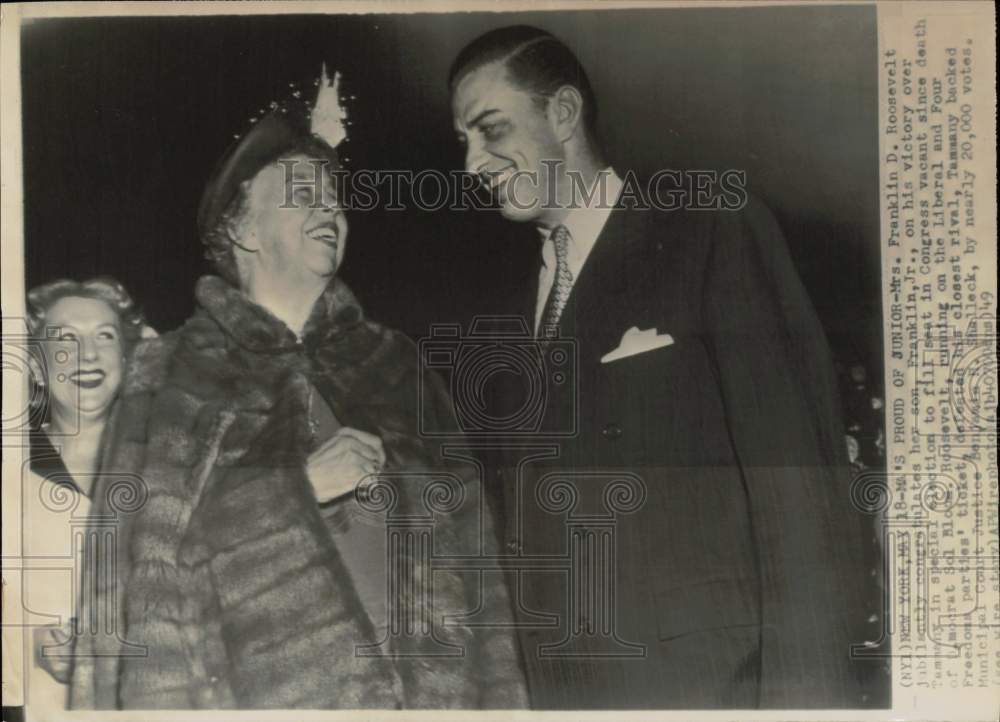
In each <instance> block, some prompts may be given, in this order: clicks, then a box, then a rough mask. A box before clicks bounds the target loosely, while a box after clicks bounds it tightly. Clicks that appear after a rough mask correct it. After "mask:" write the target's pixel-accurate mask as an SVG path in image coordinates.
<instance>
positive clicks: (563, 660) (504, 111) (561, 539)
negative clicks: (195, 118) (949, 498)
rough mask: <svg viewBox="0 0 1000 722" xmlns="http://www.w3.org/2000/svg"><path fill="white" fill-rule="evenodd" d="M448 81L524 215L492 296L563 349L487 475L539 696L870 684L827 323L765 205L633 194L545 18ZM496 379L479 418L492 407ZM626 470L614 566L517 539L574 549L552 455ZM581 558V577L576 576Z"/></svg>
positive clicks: (803, 702) (586, 477) (567, 464)
mask: <svg viewBox="0 0 1000 722" xmlns="http://www.w3.org/2000/svg"><path fill="white" fill-rule="evenodd" d="M449 87H450V90H451V106H452V113H453V120H454V128H455V130H456V132H457V134H458V138H459V141H460V142H461V143H462V144H464V146H465V151H466V157H465V165H466V170H467V171H469V172H471V173H476V174H479V175H480V176H481V177H482V178H483V181H484V183H485V184H486V185H488V186H489V187H490V188H491V190H492V191H493V192H494V193H495V194H496V199H497V201H498V203H499V206H500V210H501V213H502V214H503V215H504V216H505V217H506V218H508V219H509V220H511V221H516V222H521V223H529V224H532V225H534V226H535V227H536V228H537V229H538V232H539V236H540V241H541V243H540V245H541V252H540V253H539V254H538V258H537V262H536V265H534V266H533V267H532V268H528V269H525V273H524V277H523V278H511V279H509V283H510V289H511V294H510V295H511V297H512V298H513V299H514V300H513V302H512V303H508V302H507V301H506V300H505V299H497V301H496V303H495V304H494V310H495V312H496V313H497V314H498V315H505V316H506V315H510V314H515V315H521V316H523V318H524V319H525V321H526V323H525V326H526V327H527V328H534V329H535V334H536V336H537V338H538V342H539V345H540V347H541V348H542V349H545V348H546V347H547V346H546V344H547V343H551V342H550V341H547V339H549V338H550V337H552V336H554V335H556V336H558V337H559V338H560V339H562V341H561V342H560V343H561V344H563V346H562V347H565V343H567V342H569V343H572V344H573V347H574V348H575V350H576V353H577V359H576V367H575V375H574V377H573V378H572V379H571V381H572V383H563V384H562V385H558V384H549V385H547V386H546V387H545V389H544V391H545V393H544V398H545V403H546V406H545V412H544V418H543V420H542V422H541V424H540V425H539V428H540V429H542V431H541V432H539V433H538V434H537V435H536V437H535V438H534V439H533V441H535V442H537V444H538V448H539V449H540V450H541V451H540V452H539V453H535V455H534V457H535V458H534V459H531V458H529V459H528V460H527V461H524V459H525V456H528V457H530V456H531V454H530V453H528V452H526V451H525V450H524V447H525V445H526V444H527V443H528V442H527V440H526V439H524V438H523V437H521V438H519V439H518V444H519V448H518V449H516V450H514V451H512V453H510V454H508V455H507V456H506V457H504V458H502V459H501V460H500V461H498V462H497V461H496V460H495V457H494V462H495V463H497V464H498V467H499V468H498V469H496V473H495V474H493V475H492V477H491V478H495V479H498V485H499V487H500V488H499V490H498V491H497V496H499V497H502V498H503V499H504V500H505V501H504V504H503V522H502V524H503V530H502V536H503V538H504V543H505V551H506V553H507V554H508V555H509V556H511V557H512V559H510V560H508V562H509V563H508V567H509V568H511V569H513V570H515V571H512V572H511V584H510V587H511V589H512V590H516V594H514V595H513V596H515V598H516V600H517V605H516V606H517V608H516V610H515V612H516V614H517V616H518V621H519V622H520V625H519V626H520V629H519V634H520V639H521V646H522V653H523V655H524V660H525V666H526V669H527V674H528V681H529V688H530V694H531V703H532V706H534V707H537V708H557V709H581V708H582V709H587V708H613V709H614V708H691V709H696V708H710V707H724V708H755V707H764V708H773V707H864V706H871V705H880V704H884V701H885V698H884V696H882V695H881V694H879V693H874V694H873V687H874V688H875V689H882V690H884V689H885V683H886V682H887V680H888V677H886V676H884V675H883V673H882V671H881V669H879V667H880V664H878V663H876V662H873V661H871V660H865V659H858V658H855V656H854V655H853V654H852V651H851V645H860V644H862V643H863V642H865V641H866V640H871V639H875V638H876V637H877V635H878V631H879V616H878V615H879V612H880V611H881V610H880V603H881V595H880V593H879V587H878V584H877V581H878V580H877V578H876V577H875V576H873V574H874V569H875V568H876V567H877V563H876V560H875V559H874V554H873V553H871V554H870V553H869V552H871V551H872V550H871V544H870V542H871V531H870V530H865V528H864V526H863V523H862V518H861V515H860V512H859V511H858V510H857V509H855V508H854V507H853V506H852V503H851V494H850V489H849V486H850V483H849V482H850V477H849V475H848V469H847V463H846V457H845V449H844V441H843V439H844V437H843V432H842V430H841V428H840V421H839V408H838V401H837V397H836V385H835V383H834V377H833V373H832V364H831V360H830V355H829V351H828V348H827V345H826V340H825V337H824V334H823V330H822V328H821V327H820V325H819V322H818V320H817V318H816V315H815V312H814V311H813V308H812V305H811V303H810V301H809V297H808V295H807V294H806V291H805V289H804V288H803V286H802V283H801V282H800V280H799V278H798V277H797V275H796V272H795V269H794V267H793V265H792V263H791V260H790V258H789V256H788V253H787V250H786V248H785V245H784V241H783V238H782V235H781V231H780V229H779V228H778V226H777V224H776V222H775V221H774V219H773V217H772V216H771V215H770V213H769V212H768V211H767V210H766V209H765V208H764V207H763V206H761V205H760V204H759V203H756V202H753V201H751V202H750V203H749V204H747V205H746V207H745V208H743V209H742V210H740V211H739V212H725V211H704V210H698V211H697V212H692V211H691V210H688V209H681V210H678V211H676V212H667V211H665V210H655V211H654V210H649V209H643V208H642V207H641V206H640V204H635V203H632V204H630V203H629V202H627V200H628V198H627V196H628V194H627V193H626V192H625V191H624V190H623V188H624V186H623V183H622V181H621V180H620V179H619V176H618V174H617V173H616V172H615V171H614V169H612V168H610V167H609V166H608V164H607V162H606V160H605V157H604V153H603V151H602V148H601V146H600V144H599V142H598V133H597V125H596V121H597V102H596V97H595V93H594V91H593V89H592V87H591V84H590V82H589V80H588V78H587V73H586V71H585V70H584V68H583V67H582V66H581V64H580V62H579V61H578V60H577V58H576V57H575V56H574V54H573V53H572V52H571V51H570V50H569V49H568V48H567V47H566V45H564V44H563V43H562V42H560V41H559V40H558V39H556V38H555V37H553V36H552V35H551V34H549V33H548V32H545V31H543V30H539V29H537V28H533V27H527V26H514V27H506V28H500V29H498V30H494V31H492V32H489V33H486V34H485V35H483V36H481V37H479V38H477V39H475V40H474V41H472V42H471V43H470V44H469V45H468V46H466V47H465V48H464V49H463V50H462V51H461V52H460V53H459V55H458V56H457V58H456V60H455V62H454V63H453V65H452V68H451V72H450V75H449ZM664 122H665V123H667V122H669V121H668V120H667V119H664ZM631 200H632V201H633V202H634V201H635V200H636V199H635V198H634V197H632V198H631ZM688 200H689V201H690V202H691V203H693V204H694V203H696V204H697V205H698V206H699V207H704V201H703V199H701V198H693V199H690V198H689V199H688ZM515 343H517V344H523V343H524V340H523V339H516V340H515ZM547 380H548V379H547V377H546V379H544V380H543V382H547ZM504 383H505V382H500V381H498V382H497V386H496V387H495V388H494V389H493V391H494V393H493V403H494V407H493V408H494V415H493V418H496V419H505V418H511V408H510V407H511V404H512V401H511V398H510V397H512V396H513V392H507V391H505V388H506V387H505V386H504V385H503V384H504ZM473 391H474V392H478V391H480V390H479V389H475V390H473ZM501 431H502V430H501ZM550 431H551V432H553V433H554V434H555V433H556V432H560V431H562V432H565V433H563V434H562V435H554V436H549V435H548V433H549V432H550ZM498 433H499V432H498ZM549 448H556V449H558V453H557V454H556V458H554V459H552V458H549V457H551V456H552V454H551V452H547V451H545V450H546V449H549ZM515 451H516V453H514V452H515ZM541 452H544V453H541ZM546 454H548V456H546ZM539 459H547V460H542V461H539ZM622 471H625V472H629V474H630V475H631V477H630V478H639V479H641V480H642V485H643V486H644V488H645V497H644V498H643V499H642V504H641V505H640V507H639V508H638V510H635V511H634V513H632V514H630V515H627V516H620V517H618V518H617V521H616V523H615V541H614V544H615V546H614V547H613V549H614V551H615V556H614V557H613V559H612V560H611V561H610V564H611V567H612V568H611V570H608V569H606V568H604V567H602V566H601V565H600V564H598V563H597V562H596V561H595V557H594V556H593V555H594V554H596V553H597V552H596V551H594V550H593V549H591V550H590V552H587V553H586V554H582V555H577V556H575V557H572V558H573V559H574V560H575V562H574V563H580V564H582V565H583V566H580V567H578V568H576V569H574V570H573V571H572V572H571V573H570V574H569V575H567V574H566V572H565V571H564V570H562V569H554V570H553V569H549V570H547V569H543V568H541V567H540V566H539V565H540V562H534V561H532V557H542V558H545V559H547V560H549V561H548V562H547V563H549V564H551V560H552V558H553V557H559V556H563V555H570V553H571V551H572V550H573V542H572V539H571V536H570V532H569V530H568V529H569V528H568V526H567V521H568V518H567V514H566V513H565V512H566V511H567V510H566V509H565V505H563V512H564V513H562V514H561V515H560V514H559V513H555V512H553V509H552V508H551V507H552V506H553V504H552V503H548V504H546V503H545V499H544V494H543V484H544V483H545V482H546V480H547V479H548V480H549V481H551V480H552V479H553V478H558V479H559V480H560V483H563V484H564V487H565V486H566V485H572V487H573V490H572V493H570V492H569V491H566V490H565V488H564V491H565V494H564V496H563V497H562V499H561V500H562V501H565V502H566V503H567V504H568V503H570V500H571V501H572V503H573V504H574V505H575V506H574V507H573V509H571V510H569V511H570V512H571V513H573V514H576V515H584V514H591V515H592V514H595V513H597V514H607V513H608V503H609V497H607V496H605V497H603V498H602V496H601V493H602V489H603V488H604V487H603V486H601V485H600V484H598V483H597V482H596V479H598V478H600V477H601V475H604V476H605V477H607V476H608V475H611V477H614V475H615V474H616V473H618V474H619V475H620V472H622ZM550 502H551V500H550ZM555 506H559V504H556V505H555ZM574 538H575V537H574ZM609 553H610V552H609ZM519 567H521V569H520V570H518V568H519ZM594 574H602V575H604V576H602V577H601V579H602V580H604V581H601V582H600V583H599V585H598V587H597V588H596V589H590V590H589V592H588V593H582V592H581V590H580V589H579V588H577V587H576V586H574V585H576V584H586V583H587V580H589V579H590V580H592V579H593V576H591V575H594ZM580 580H583V581H580ZM548 615H551V618H552V619H554V620H557V623H552V624H546V623H543V620H545V619H546V618H547V616H548Z"/></svg>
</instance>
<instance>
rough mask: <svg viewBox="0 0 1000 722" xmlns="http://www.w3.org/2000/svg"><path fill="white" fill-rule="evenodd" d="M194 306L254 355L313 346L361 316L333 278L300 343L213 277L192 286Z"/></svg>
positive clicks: (271, 317)
mask: <svg viewBox="0 0 1000 722" xmlns="http://www.w3.org/2000/svg"><path fill="white" fill-rule="evenodd" d="M195 298H196V299H197V301H198V304H199V305H200V306H201V308H203V309H204V310H205V311H206V312H207V313H208V315H209V316H211V318H212V319H213V320H214V321H215V322H216V323H217V324H218V325H219V327H220V328H221V329H222V330H223V331H224V332H225V333H226V335H228V336H229V337H230V338H231V339H232V340H233V341H234V342H235V343H236V344H237V345H239V346H241V347H242V348H245V349H246V350H248V351H253V352H255V353H283V352H288V351H295V350H300V349H301V347H302V345H306V346H315V345H317V344H319V343H322V342H323V341H324V340H327V339H329V338H331V337H334V336H338V335H341V334H343V333H345V332H348V331H350V330H352V329H354V328H356V327H357V326H358V325H359V324H361V323H362V322H363V321H364V314H363V313H362V311H361V306H360V305H359V304H358V301H357V299H356V298H355V297H354V294H353V293H352V292H351V290H350V289H349V288H348V287H347V284H345V283H344V282H343V281H341V280H340V279H339V278H334V279H333V280H332V281H331V282H330V284H329V285H328V286H327V288H326V290H325V291H324V292H323V295H321V296H320V297H319V300H317V302H316V305H315V306H313V309H312V312H311V313H310V315H309V318H308V320H307V321H306V325H305V328H304V331H303V334H302V339H303V341H302V342H301V343H300V342H299V340H298V339H297V338H296V336H295V334H294V333H292V330H291V329H290V328H288V326H286V325H285V324H284V322H282V321H281V320H280V319H278V318H277V317H276V316H274V315H273V314H272V313H271V312H269V311H268V310H267V309H266V308H264V307H263V306H259V305H257V304H256V303H254V302H253V301H251V300H250V299H249V298H248V297H247V296H246V295H245V294H244V293H243V292H242V291H240V290H239V289H237V288H234V287H233V286H231V285H230V284H228V283H226V281H224V280H223V279H221V278H219V277H217V276H203V277H202V278H201V279H200V280H199V281H198V283H197V285H196V286H195Z"/></svg>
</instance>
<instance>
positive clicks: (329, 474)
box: [306, 426, 385, 504]
mask: <svg viewBox="0 0 1000 722" xmlns="http://www.w3.org/2000/svg"><path fill="white" fill-rule="evenodd" d="M384 465H385V450H384V449H383V448H382V439H380V438H379V437H377V436H375V435H374V434H369V433H366V432H364V431H359V430H358V429H352V428H349V427H347V426H345V427H344V428H342V429H340V431H338V432H337V433H336V434H334V435H333V436H332V437H330V439H329V440H328V441H327V442H326V443H324V444H323V445H322V446H321V447H319V448H318V449H316V451H314V452H313V453H312V454H311V455H310V456H309V461H308V462H307V463H306V474H307V475H308V476H309V483H311V484H312V488H313V493H314V494H315V495H316V500H317V501H318V502H319V503H320V504H324V503H326V502H328V501H332V500H334V499H336V498H338V497H341V496H343V495H344V494H349V493H350V492H351V491H353V490H354V488H355V486H357V483H358V482H359V481H361V480H362V479H363V478H365V477H366V476H368V475H370V474H375V473H377V472H378V471H380V470H381V469H382V467H383V466H384Z"/></svg>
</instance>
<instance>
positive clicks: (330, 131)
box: [198, 65, 347, 238]
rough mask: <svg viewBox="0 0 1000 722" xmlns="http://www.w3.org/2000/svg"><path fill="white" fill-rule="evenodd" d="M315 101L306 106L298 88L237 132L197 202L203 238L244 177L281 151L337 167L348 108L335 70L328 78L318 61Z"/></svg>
mask: <svg viewBox="0 0 1000 722" xmlns="http://www.w3.org/2000/svg"><path fill="white" fill-rule="evenodd" d="M316 85H317V86H318V91H317V93H316V101H315V103H313V104H312V105H309V103H308V102H306V101H305V100H304V99H303V98H302V92H301V91H298V90H296V91H294V92H293V93H292V97H290V98H288V99H287V100H285V101H284V102H281V103H278V102H272V103H271V104H270V106H269V108H268V109H267V110H266V111H264V115H262V116H260V117H257V118H253V119H251V121H250V122H251V124H252V126H251V128H250V130H248V131H247V132H246V133H244V134H243V135H242V136H238V137H237V139H236V140H235V141H234V142H233V144H232V145H231V146H230V147H229V149H228V150H227V151H226V153H225V155H223V157H222V160H221V161H220V162H219V164H218V166H216V169H215V171H214V172H213V173H212V177H211V179H210V180H209V181H208V184H207V185H206V186H205V191H204V192H203V193H202V196H201V203H200V204H199V206H198V232H199V234H200V235H201V237H202V238H204V237H205V235H206V234H207V233H209V232H210V231H211V230H212V229H213V228H214V227H215V226H216V224H217V223H218V222H219V218H220V217H221V216H222V214H223V213H224V212H225V210H226V208H227V207H228V206H229V204H230V203H232V201H233V199H234V198H235V197H236V194H237V191H238V190H239V186H240V184H241V183H243V181H246V180H249V179H251V178H253V177H254V176H255V175H257V173H258V172H259V171H260V169H261V168H263V167H264V166H266V165H268V164H269V163H273V162H274V161H275V160H277V159H278V158H280V157H281V156H282V155H284V154H289V155H290V154H292V153H297V152H303V153H306V154H307V155H309V156H311V157H315V158H319V159H325V160H328V161H329V163H330V168H331V169H336V168H339V167H340V160H339V158H338V157H337V146H338V145H340V143H341V142H342V141H343V140H344V139H345V138H346V137H347V131H346V128H345V121H346V119H347V112H346V111H345V110H344V107H343V105H342V104H341V101H340V73H339V72H338V73H334V74H333V78H332V79H330V78H329V77H327V74H326V65H323V70H322V74H321V76H320V78H319V80H318V81H316Z"/></svg>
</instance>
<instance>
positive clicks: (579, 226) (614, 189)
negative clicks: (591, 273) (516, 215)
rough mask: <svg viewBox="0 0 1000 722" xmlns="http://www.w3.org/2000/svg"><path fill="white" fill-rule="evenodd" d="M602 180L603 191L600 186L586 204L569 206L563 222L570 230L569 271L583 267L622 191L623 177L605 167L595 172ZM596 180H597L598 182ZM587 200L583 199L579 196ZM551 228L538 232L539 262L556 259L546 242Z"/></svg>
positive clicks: (549, 244) (545, 262) (540, 229)
mask: <svg viewBox="0 0 1000 722" xmlns="http://www.w3.org/2000/svg"><path fill="white" fill-rule="evenodd" d="M602 178H603V182H604V188H605V192H604V193H601V189H600V186H597V190H596V192H594V193H593V197H592V198H591V199H590V202H589V203H587V204H586V205H583V206H580V207H578V208H571V209H570V211H569V213H568V214H567V216H566V218H565V219H564V220H563V222H562V225H564V226H566V230H568V231H569V235H570V242H569V244H568V249H567V255H568V260H569V264H570V267H571V270H573V271H574V274H573V275H574V276H575V275H576V272H577V271H579V269H580V268H581V267H582V266H583V262H584V261H585V260H586V258H587V256H588V255H589V254H590V250H591V248H593V247H594V244H595V243H596V242H597V237H598V236H600V235H601V230H602V229H603V228H604V224H605V223H606V222H607V220H608V216H610V215H611V211H612V210H613V209H614V207H615V204H616V203H617V202H618V196H619V194H620V193H621V190H622V185H623V183H622V179H621V178H620V177H619V176H618V174H617V173H616V172H615V171H614V169H613V168H611V167H610V166H608V167H607V168H604V169H603V170H601V171H598V179H599V180H600V179H602ZM598 182H599V181H598ZM581 200H586V199H581ZM552 230H553V229H551V228H541V227H539V229H538V231H539V233H540V234H541V236H542V240H543V241H545V242H546V243H545V245H544V247H543V252H542V262H543V263H544V264H545V265H546V266H548V265H549V263H550V262H551V259H554V258H555V255H554V251H552V250H551V246H552V244H551V243H547V241H548V240H549V238H550V237H551V236H552Z"/></svg>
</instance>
